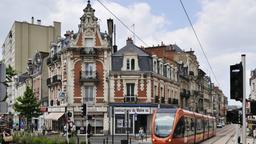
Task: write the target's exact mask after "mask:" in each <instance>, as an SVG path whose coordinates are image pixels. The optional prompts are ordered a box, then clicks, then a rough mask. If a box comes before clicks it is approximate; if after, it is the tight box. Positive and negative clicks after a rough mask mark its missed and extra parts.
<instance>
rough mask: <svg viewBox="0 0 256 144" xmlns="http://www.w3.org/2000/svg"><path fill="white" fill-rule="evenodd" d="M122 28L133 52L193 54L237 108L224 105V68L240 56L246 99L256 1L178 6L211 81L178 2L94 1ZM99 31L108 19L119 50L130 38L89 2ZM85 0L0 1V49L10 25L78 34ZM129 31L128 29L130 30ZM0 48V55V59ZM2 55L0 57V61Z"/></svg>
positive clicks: (187, 1) (254, 63) (255, 52)
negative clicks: (155, 49) (33, 24)
mask: <svg viewBox="0 0 256 144" xmlns="http://www.w3.org/2000/svg"><path fill="white" fill-rule="evenodd" d="M100 1H101V2H102V3H103V4H104V5H105V6H106V7H108V8H109V9H110V10H111V11H112V12H113V13H114V14H115V15H116V16H118V17H119V18H120V19H121V20H122V22H124V23H125V24H126V25H127V26H128V27H129V28H130V29H131V30H134V31H135V33H136V34H137V35H138V36H139V37H140V39H142V40H143V41H144V42H145V43H143V42H142V41H140V40H139V39H138V38H135V40H134V41H135V44H136V45H138V46H152V45H158V44H160V43H161V42H163V43H164V44H177V45H178V46H179V47H181V48H182V49H183V50H190V49H191V48H192V49H193V50H194V51H195V54H196V56H197V58H198V61H199V64H200V68H201V69H203V70H204V71H205V72H206V73H207V75H208V76H210V77H211V79H212V81H213V82H214V83H215V85H217V86H219V87H220V89H222V90H223V92H224V94H225V95H226V96H227V97H228V99H229V105H230V104H231V105H232V104H236V105H237V104H238V105H239V104H240V103H239V102H235V101H234V100H230V98H229V97H230V96H229V85H230V84H229V66H230V65H232V64H236V63H239V62H240V61H241V54H246V77H247V80H246V84H247V92H246V95H247V97H248V95H249V94H250V88H249V80H248V79H249V77H250V71H251V70H253V69H255V67H256V59H255V58H256V48H255V47H256V40H255V35H256V28H255V25H256V17H255V16H256V1H255V0H183V4H184V6H185V7H186V9H187V12H188V15H189V16H190V18H191V20H192V23H193V26H194V28H195V30H196V32H197V34H198V36H199V39H200V41H201V43H202V46H203V48H204V51H205V53H206V55H207V57H208V60H209V62H210V64H211V66H212V69H213V71H214V73H215V75H216V79H215V78H214V76H213V73H212V72H211V70H210V67H209V65H208V64H207V61H206V59H205V57H204V56H203V53H202V50H201V49H200V47H199V44H198V42H197V41H196V38H195V36H194V34H193V31H192V29H191V27H190V25H189V22H188V20H187V18H186V15H185V13H184V11H183V9H182V7H181V4H180V1H179V0H161V1H156V0H129V1H124V0H100ZM91 3H92V7H93V8H94V9H95V10H96V12H95V15H96V17H98V18H99V24H100V26H101V31H102V32H104V31H106V30H107V26H106V19H108V18H112V19H114V22H115V24H116V28H117V45H118V47H119V48H121V47H123V46H124V45H125V41H126V39H127V37H133V35H132V33H131V32H129V31H128V30H127V29H126V28H125V27H124V26H123V25H122V24H121V23H120V22H119V21H118V20H117V19H115V17H114V16H112V15H111V14H110V13H109V12H108V11H107V10H106V9H104V7H103V6H102V5H101V4H100V3H99V2H98V1H97V0H91ZM86 4H87V1H86V0H58V1H53V0H36V1H35V0H23V1H21V0H1V3H0V13H1V15H0V43H1V46H2V44H3V42H4V40H5V37H6V36H7V33H8V31H9V30H10V28H11V26H12V24H13V22H14V21H15V20H17V21H28V22H30V21H31V17H32V16H33V17H34V18H35V19H41V20H42V24H43V25H52V24H53V21H60V22H61V23H62V36H63V34H64V33H65V31H67V30H74V31H75V32H76V31H77V30H78V24H79V22H80V17H81V16H82V14H83V11H82V10H83V9H84V8H85V7H86ZM133 25H134V26H133ZM1 50H2V49H1V48H0V53H1ZM1 58H2V55H1V54H0V59H1Z"/></svg>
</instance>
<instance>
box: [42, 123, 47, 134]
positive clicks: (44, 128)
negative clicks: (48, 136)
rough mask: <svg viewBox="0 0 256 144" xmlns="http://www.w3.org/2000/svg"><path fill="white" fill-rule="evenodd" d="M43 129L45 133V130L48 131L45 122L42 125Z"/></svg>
mask: <svg viewBox="0 0 256 144" xmlns="http://www.w3.org/2000/svg"><path fill="white" fill-rule="evenodd" d="M42 130H43V135H45V132H46V125H45V123H44V124H43V125H42Z"/></svg>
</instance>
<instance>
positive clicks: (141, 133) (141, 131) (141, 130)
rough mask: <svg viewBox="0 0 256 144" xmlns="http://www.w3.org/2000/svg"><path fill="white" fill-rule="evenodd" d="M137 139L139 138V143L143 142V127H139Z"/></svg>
mask: <svg viewBox="0 0 256 144" xmlns="http://www.w3.org/2000/svg"><path fill="white" fill-rule="evenodd" d="M139 137H140V139H141V141H143V138H144V130H143V127H140V130H139Z"/></svg>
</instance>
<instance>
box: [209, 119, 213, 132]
mask: <svg viewBox="0 0 256 144" xmlns="http://www.w3.org/2000/svg"><path fill="white" fill-rule="evenodd" d="M212 124H213V123H212V121H211V120H210V121H209V130H212V129H213V125H212Z"/></svg>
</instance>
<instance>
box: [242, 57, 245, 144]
mask: <svg viewBox="0 0 256 144" xmlns="http://www.w3.org/2000/svg"><path fill="white" fill-rule="evenodd" d="M241 58H242V65H243V103H242V105H243V131H242V132H243V134H242V136H243V137H242V142H243V144H246V118H245V97H246V68H245V66H246V63H245V54H242V55H241Z"/></svg>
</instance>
